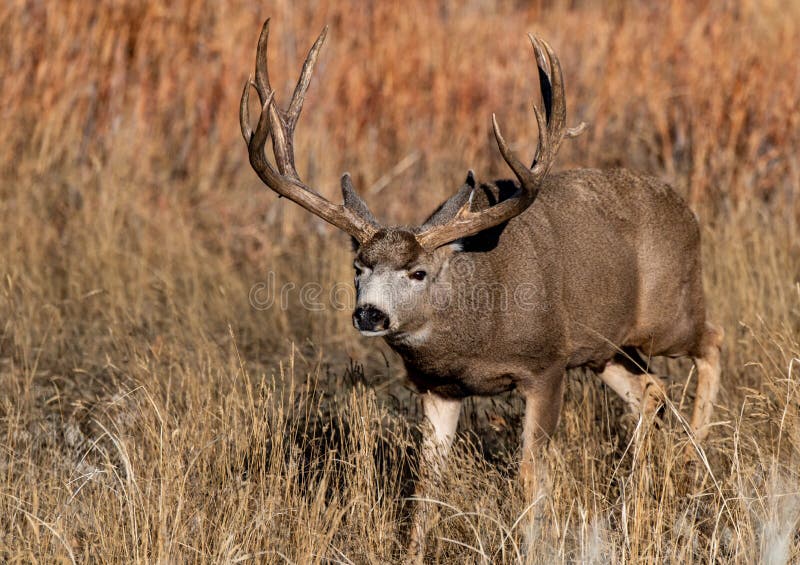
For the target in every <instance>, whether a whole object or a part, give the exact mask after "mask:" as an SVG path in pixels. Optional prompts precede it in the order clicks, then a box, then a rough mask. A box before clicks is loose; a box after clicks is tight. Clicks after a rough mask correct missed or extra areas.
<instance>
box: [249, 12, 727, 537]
mask: <svg viewBox="0 0 800 565" xmlns="http://www.w3.org/2000/svg"><path fill="white" fill-rule="evenodd" d="M326 32H327V28H326V29H325V30H323V31H322V33H321V34H320V36H319V38H318V39H317V40H316V42H315V43H314V45H313V47H312V48H311V50H310V52H309V54H308V57H307V58H306V60H305V63H304V64H303V69H302V72H301V74H300V79H299V81H298V83H297V87H296V88H295V90H294V95H293V96H292V99H291V102H290V103H289V106H288V107H287V108H286V109H285V110H283V109H281V108H279V107H278V106H277V104H276V103H275V100H274V91H273V89H272V86H271V85H270V80H269V76H268V71H267V58H266V52H267V38H268V34H269V20H267V21H266V22H265V24H264V27H263V29H262V31H261V36H260V38H259V41H258V48H257V54H256V69H255V77H254V79H252V78H251V80H249V81H248V82H247V84H245V87H244V92H243V93H242V99H241V105H240V122H241V128H242V134H243V136H244V139H245V142H246V143H247V146H248V151H249V157H250V164H251V165H252V166H253V168H254V169H255V171H256V173H258V176H259V177H260V178H261V180H262V181H263V182H264V183H265V184H266V185H267V186H268V187H269V188H271V189H272V190H274V191H275V192H277V193H278V194H279V195H281V196H285V197H286V198H288V199H290V200H292V201H294V202H296V203H297V204H299V205H300V206H302V207H303V208H305V209H306V210H308V211H309V212H311V213H313V214H315V215H317V216H319V217H320V218H322V219H324V220H326V221H327V222H329V223H331V224H333V225H334V226H336V227H337V228H339V229H341V230H343V231H345V232H347V233H348V234H349V235H350V236H352V238H353V239H354V241H355V243H356V248H357V249H356V258H355V263H354V265H355V286H356V289H357V305H356V309H355V312H354V313H353V323H354V325H355V327H356V329H358V330H359V331H360V332H361V333H362V334H363V335H366V336H381V337H383V338H384V339H385V340H386V342H387V343H388V344H389V346H391V347H392V349H394V350H395V351H396V352H397V353H399V355H400V356H401V357H402V358H403V360H404V362H405V366H406V369H407V373H408V378H409V379H410V380H411V381H412V382H413V384H414V385H415V386H416V388H417V389H418V390H419V392H420V393H421V394H422V404H423V410H424V413H425V417H426V419H427V420H428V421H429V425H427V426H426V427H427V431H426V436H425V440H424V443H423V450H422V457H423V467H424V466H425V465H427V466H428V469H431V470H434V472H435V468H436V467H437V465H438V462H439V460H440V458H441V457H442V456H443V455H444V454H445V453H446V451H447V449H448V447H449V446H450V444H451V442H452V440H453V436H454V434H455V431H456V425H457V422H458V418H459V411H460V407H461V402H462V399H464V398H465V397H467V396H470V395H492V394H497V393H500V392H503V391H507V390H510V389H517V390H519V392H520V393H521V394H522V395H523V396H524V398H525V418H524V431H523V448H522V462H521V469H520V474H521V478H522V482H523V485H524V486H525V489H526V492H527V493H528V494H529V495H532V494H533V491H534V489H536V488H537V487H536V461H537V453H538V452H539V451H540V450H541V448H542V447H543V446H544V445H545V444H546V442H547V440H548V438H549V436H550V435H551V434H552V433H553V430H554V429H555V427H556V423H557V421H558V418H559V412H560V410H561V402H562V391H563V388H564V379H565V373H566V371H567V369H570V368H575V367H588V368H590V369H592V370H594V371H595V372H597V374H598V375H599V376H600V378H601V379H602V381H603V382H605V383H606V384H607V385H608V386H609V387H610V388H611V389H613V390H614V391H615V392H617V393H619V395H620V396H622V398H623V399H624V400H625V401H626V402H627V403H628V404H629V405H630V407H631V408H632V409H634V410H637V411H638V410H641V409H643V408H646V406H644V405H645V404H651V403H652V402H651V400H650V398H652V397H651V395H650V394H649V392H650V391H651V390H652V389H653V388H657V386H658V379H657V378H656V377H653V376H652V375H649V374H648V373H647V372H645V370H644V367H641V366H639V367H637V366H636V364H635V363H631V362H630V357H629V356H630V355H633V356H634V357H635V358H637V357H638V356H637V353H636V352H637V351H639V352H642V353H644V354H646V355H647V356H659V355H662V356H670V357H677V356H691V357H693V358H694V361H695V364H696V367H697V392H696V397H695V401H694V408H693V413H692V417H691V427H692V428H693V431H694V435H695V437H696V439H697V440H700V439H702V438H703V437H705V436H706V434H707V433H708V429H709V427H708V426H709V422H710V418H711V410H712V404H713V402H714V399H715V397H716V394H717V389H718V386H719V379H720V346H721V342H722V331H721V330H720V329H718V328H716V327H715V326H713V325H712V324H710V323H709V322H707V321H706V311H705V302H704V298H703V287H702V280H701V264H700V232H699V229H698V225H697V221H696V219H695V217H694V215H693V213H692V212H691V211H690V210H689V208H688V207H687V205H686V204H685V203H684V201H683V200H682V199H681V198H680V197H679V196H678V195H677V194H676V193H675V192H674V191H673V190H672V188H670V187H669V186H667V185H666V184H664V183H663V182H661V181H659V180H658V179H656V178H654V177H651V176H647V175H643V174H639V173H634V172H631V171H627V170H609V171H600V170H594V169H577V170H570V171H564V172H559V173H554V174H549V171H550V168H551V167H552V165H553V161H554V159H555V156H556V154H557V153H558V149H559V146H560V145H561V142H562V141H563V140H564V139H565V138H570V137H574V136H576V135H578V134H579V133H580V131H581V130H582V127H583V124H581V126H580V127H578V128H573V129H570V128H567V127H566V105H565V101H564V85H563V80H562V73H561V65H560V63H559V60H558V58H557V57H556V56H555V54H554V53H553V50H552V49H551V48H550V46H549V45H548V44H547V43H546V42H545V41H543V40H541V39H537V38H535V37H533V36H530V40H531V43H532V44H533V51H534V55H535V59H536V64H537V67H538V73H539V81H540V87H541V93H542V99H543V103H544V111H541V110H540V109H539V108H538V107H537V106H535V105H534V108H533V111H534V114H535V117H536V122H537V125H538V129H539V142H538V146H537V149H536V154H535V158H534V160H533V164H532V165H531V166H530V167H529V166H527V165H525V164H524V163H522V162H521V161H520V160H519V158H518V157H517V156H516V155H515V154H514V152H513V151H512V150H511V148H510V147H509V144H508V143H507V142H506V140H505V139H504V138H503V136H502V134H501V133H500V128H499V127H498V125H497V121H496V119H495V118H494V116H493V117H492V124H493V127H494V135H495V138H496V140H497V145H498V147H499V149H500V153H501V154H502V156H503V159H504V160H505V161H506V163H507V164H508V166H509V167H510V168H511V170H512V171H513V173H514V176H515V177H516V179H515V180H496V181H492V182H478V181H477V180H476V178H475V175H474V174H473V173H472V171H470V172H469V174H468V175H467V178H466V181H465V183H464V185H463V186H462V187H461V189H460V190H458V191H457V192H456V193H455V194H454V195H453V196H452V197H451V198H449V199H448V200H447V201H446V202H444V203H443V204H442V205H441V206H439V208H438V209H437V210H436V211H435V212H434V213H433V214H432V215H431V216H430V217H429V218H428V220H427V221H425V223H423V224H422V225H421V226H417V227H407V226H385V225H382V224H380V223H379V222H378V221H377V220H376V219H375V217H374V216H373V215H372V214H371V213H370V211H369V209H368V208H367V205H366V204H365V203H364V201H363V200H362V199H361V198H359V196H358V195H357V194H356V192H355V190H354V188H353V185H352V183H351V180H350V177H349V176H348V175H347V174H345V175H344V176H343V177H342V194H343V197H344V202H343V204H340V205H337V204H333V203H331V202H329V201H328V200H326V199H325V198H323V197H322V196H320V194H319V193H318V192H317V191H315V190H313V189H312V188H311V187H309V186H307V185H306V184H304V183H303V181H302V180H301V179H300V177H299V175H298V173H297V169H296V168H295V163H294V151H293V134H294V128H295V125H296V124H297V119H298V117H299V116H300V111H301V109H302V106H303V99H304V96H305V93H306V89H307V88H308V85H309V81H310V79H311V74H312V71H313V68H314V64H315V62H316V60H317V56H318V55H319V52H320V49H321V47H322V44H323V42H324V40H325V36H326ZM251 87H254V88H255V90H256V91H257V92H258V96H259V100H260V102H261V114H260V117H259V120H258V125H257V127H256V129H255V131H252V130H251V128H250V125H249V122H248V99H249V92H250V88H251ZM270 136H271V137H272V150H273V154H274V158H275V163H274V164H272V163H271V162H270V160H268V159H267V157H266V155H265V152H264V146H265V143H266V142H267V139H268V138H269V137H270ZM498 289H499V292H498ZM487 291H488V294H489V295H490V296H489V298H490V299H489V300H486V298H487ZM651 384H656V385H657V386H656V387H651V386H649V385H651ZM423 535H424V534H423V532H422V531H421V530H419V528H415V529H414V530H413V531H412V537H415V538H416V539H417V541H418V542H419V541H421V537H422V536H423Z"/></svg>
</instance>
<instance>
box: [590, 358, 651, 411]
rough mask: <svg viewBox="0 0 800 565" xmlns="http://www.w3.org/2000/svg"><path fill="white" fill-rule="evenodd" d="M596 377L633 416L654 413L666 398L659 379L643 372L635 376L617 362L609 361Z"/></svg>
mask: <svg viewBox="0 0 800 565" xmlns="http://www.w3.org/2000/svg"><path fill="white" fill-rule="evenodd" d="M598 376H599V377H600V379H601V380H602V381H603V382H604V383H606V385H608V387H609V388H610V389H611V390H613V391H614V392H616V393H617V394H618V395H619V396H620V397H621V398H622V399H623V400H624V401H625V402H627V403H628V408H629V409H630V411H631V412H632V413H634V414H640V413H642V414H653V413H655V412H656V411H657V410H658V407H659V406H660V404H661V403H662V401H663V399H664V398H665V397H666V390H665V389H664V384H663V383H662V382H661V379H660V378H659V377H657V376H655V375H653V374H651V373H647V372H644V371H642V372H641V374H636V373H634V372H632V371H630V370H629V369H628V368H626V367H625V365H623V364H622V363H620V362H618V361H610V362H609V363H608V364H607V365H606V367H605V369H603V371H602V372H601V373H600V374H599V375H598Z"/></svg>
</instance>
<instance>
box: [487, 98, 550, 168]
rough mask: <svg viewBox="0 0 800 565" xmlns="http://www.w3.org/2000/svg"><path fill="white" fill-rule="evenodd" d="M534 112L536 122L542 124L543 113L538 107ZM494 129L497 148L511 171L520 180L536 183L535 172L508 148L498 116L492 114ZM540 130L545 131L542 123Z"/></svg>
mask: <svg viewBox="0 0 800 565" xmlns="http://www.w3.org/2000/svg"><path fill="white" fill-rule="evenodd" d="M533 110H534V112H535V113H536V121H537V122H541V113H540V112H539V110H538V109H537V108H536V106H534V107H533ZM492 128H493V129H494V137H495V139H496V140H497V147H498V148H499V149H500V153H501V154H502V155H503V159H504V160H505V162H506V163H508V166H509V167H511V170H512V171H514V174H515V175H517V177H518V178H520V179H523V178H524V179H526V180H527V182H534V180H535V179H534V176H533V171H531V170H530V169H529V168H528V167H527V166H526V165H525V163H523V162H522V161H520V160H519V159H518V158H517V156H516V155H514V152H513V151H512V150H511V148H510V147H509V146H508V143H507V142H506V140H505V138H504V137H503V134H502V133H500V126H499V125H497V116H495V115H494V114H492ZM539 128H540V131H544V130H543V126H542V124H541V123H540V125H539ZM540 135H541V134H540Z"/></svg>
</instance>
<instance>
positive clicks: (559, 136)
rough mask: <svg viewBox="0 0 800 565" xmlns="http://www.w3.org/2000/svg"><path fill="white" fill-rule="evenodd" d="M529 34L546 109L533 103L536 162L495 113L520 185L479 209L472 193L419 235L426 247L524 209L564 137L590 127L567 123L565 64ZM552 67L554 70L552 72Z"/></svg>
mask: <svg viewBox="0 0 800 565" xmlns="http://www.w3.org/2000/svg"><path fill="white" fill-rule="evenodd" d="M528 37H529V38H530V40H531V44H532V45H533V51H534V54H535V56H536V65H537V66H538V68H539V83H540V85H541V91H542V101H543V102H544V109H545V116H544V117H543V116H542V113H541V111H540V110H539V108H538V107H537V106H536V105H535V104H534V106H533V113H534V115H535V116H536V124H537V125H538V127H539V143H538V145H537V147H536V157H535V158H534V160H533V164H532V165H531V166H530V168H529V167H527V166H526V165H525V164H524V163H522V162H521V161H520V160H519V159H518V158H517V157H516V156H515V155H514V153H513V152H512V151H511V148H510V147H509V146H508V143H506V140H505V139H503V135H502V134H501V133H500V127H499V126H498V125H497V119H496V118H495V116H494V115H492V125H493V127H494V136H495V138H496V139H497V145H498V147H499V148H500V153H502V155H503V159H505V161H506V163H508V166H509V167H511V170H512V171H514V174H515V175H516V177H517V179H518V180H519V184H520V187H519V189H518V190H517V192H516V193H515V194H514V195H513V196H511V197H510V198H508V199H507V200H504V201H502V202H500V203H498V204H496V205H494V206H491V207H489V208H485V209H483V210H481V211H479V212H472V211H471V207H472V196H470V198H469V200H468V201H467V202H466V203H465V204H464V205H463V206H462V207H461V209H460V210H459V211H458V212H457V213H456V214H455V215H454V216H453V218H452V219H451V220H450V221H449V222H446V223H444V224H441V225H434V226H432V227H430V228H429V229H427V230H425V231H423V232H421V233H419V234H418V235H417V241H419V243H420V245H422V247H424V248H425V249H429V250H430V249H435V248H437V247H440V246H442V245H445V244H446V243H450V242H451V241H455V240H456V239H460V238H462V237H467V236H470V235H474V234H476V233H479V232H481V231H483V230H485V229H488V228H491V227H493V226H496V225H498V224H501V223H503V222H505V221H507V220H510V219H511V218H513V217H514V216H518V215H519V214H521V213H522V212H524V211H525V209H526V208H528V206H530V205H531V204H532V203H533V201H534V200H535V199H536V194H537V193H538V192H539V187H540V186H541V183H542V180H543V179H544V177H545V176H546V175H547V172H548V171H549V170H550V167H551V166H552V164H553V161H554V160H555V157H556V154H557V153H558V148H559V146H560V145H561V142H562V141H563V139H564V137H575V136H577V135H580V133H581V132H582V131H583V130H584V128H585V127H586V124H583V123H581V124H580V125H579V126H577V127H575V128H567V127H566V123H567V108H566V104H565V102H564V82H563V79H562V76H561V64H560V63H559V62H558V57H556V55H555V54H554V53H553V50H552V49H551V48H550V45H548V44H547V42H545V41H544V40H542V39H537V38H536V37H534V36H533V35H530V34H529V35H528ZM548 67H549V69H550V72H548Z"/></svg>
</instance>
